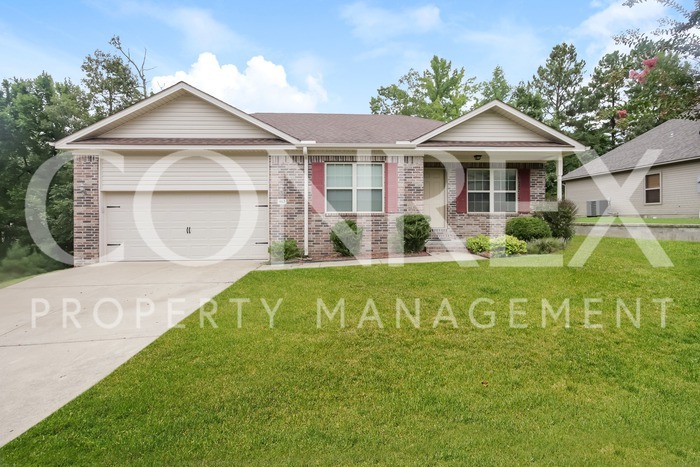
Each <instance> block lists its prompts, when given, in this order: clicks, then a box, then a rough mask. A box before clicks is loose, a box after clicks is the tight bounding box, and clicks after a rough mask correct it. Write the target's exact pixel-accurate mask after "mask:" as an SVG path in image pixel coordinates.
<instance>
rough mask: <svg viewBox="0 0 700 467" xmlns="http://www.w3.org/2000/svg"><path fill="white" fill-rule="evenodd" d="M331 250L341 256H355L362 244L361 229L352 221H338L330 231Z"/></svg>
mask: <svg viewBox="0 0 700 467" xmlns="http://www.w3.org/2000/svg"><path fill="white" fill-rule="evenodd" d="M331 242H332V243H333V249H334V250H335V251H336V252H338V253H340V254H341V255H343V256H356V255H357V254H358V253H359V252H360V245H361V244H362V227H358V226H357V222H355V221H353V220H344V221H340V222H338V223H337V224H335V225H334V226H333V228H332V229H331Z"/></svg>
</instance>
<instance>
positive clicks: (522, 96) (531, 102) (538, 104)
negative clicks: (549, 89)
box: [509, 81, 547, 122]
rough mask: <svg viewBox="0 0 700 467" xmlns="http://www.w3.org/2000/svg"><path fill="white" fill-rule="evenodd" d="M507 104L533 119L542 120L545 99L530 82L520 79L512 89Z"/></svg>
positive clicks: (545, 105) (545, 106)
mask: <svg viewBox="0 0 700 467" xmlns="http://www.w3.org/2000/svg"><path fill="white" fill-rule="evenodd" d="M509 104H510V105H512V106H513V107H515V108H516V109H518V110H520V111H521V112H523V113H524V114H527V115H529V116H530V117H532V118H534V119H535V120H539V121H540V122H542V121H544V118H545V111H546V108H547V101H546V100H545V99H544V97H542V94H540V92H539V91H538V90H536V89H535V88H534V86H533V85H532V84H531V83H525V82H523V81H521V82H520V83H519V84H518V85H517V86H516V87H515V89H513V93H512V94H511V97H510V102H509Z"/></svg>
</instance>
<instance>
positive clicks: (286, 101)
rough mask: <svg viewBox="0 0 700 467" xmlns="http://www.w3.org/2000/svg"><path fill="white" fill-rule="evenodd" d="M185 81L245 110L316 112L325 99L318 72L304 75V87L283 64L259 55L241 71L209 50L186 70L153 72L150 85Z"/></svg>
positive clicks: (158, 85) (158, 88)
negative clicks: (289, 77) (163, 73)
mask: <svg viewBox="0 0 700 467" xmlns="http://www.w3.org/2000/svg"><path fill="white" fill-rule="evenodd" d="M179 81H185V82H187V83H189V84H191V85H192V86H195V87H196V88H199V89H201V90H202V91H204V92H207V93H209V94H211V95H213V96H214V97H217V98H219V99H221V100H223V101H225V102H228V103H229V104H231V105H233V106H234V107H237V108H239V109H241V110H243V111H246V112H315V111H317V106H318V104H319V103H322V102H326V101H327V99H328V96H327V93H326V90H325V89H324V87H323V83H322V79H321V77H320V76H318V75H317V76H312V75H307V76H306V78H305V80H304V81H305V83H304V84H305V86H306V89H304V90H302V89H299V88H298V87H296V86H292V85H291V84H289V82H288V81H287V73H286V72H285V70H284V67H283V66H282V65H277V64H275V63H273V62H271V61H269V60H266V59H265V58H264V57H262V56H260V55H258V56H255V57H253V58H251V59H250V60H248V62H247V63H246V69H245V70H243V72H241V71H240V70H239V69H238V68H237V67H236V65H233V64H225V65H221V64H219V61H218V60H217V58H216V56H215V55H214V54H212V53H202V54H200V55H199V58H198V59H197V62H196V63H194V64H192V66H191V68H190V70H189V71H178V72H176V73H175V74H173V75H169V76H156V77H154V78H153V80H152V88H153V90H154V91H158V90H160V89H162V88H165V87H168V86H171V85H173V84H175V83H177V82H179Z"/></svg>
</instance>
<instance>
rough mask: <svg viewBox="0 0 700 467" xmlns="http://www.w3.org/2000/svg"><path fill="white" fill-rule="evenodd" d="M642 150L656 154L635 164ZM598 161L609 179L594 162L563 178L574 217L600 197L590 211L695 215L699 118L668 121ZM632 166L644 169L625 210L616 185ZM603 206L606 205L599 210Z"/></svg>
mask: <svg viewBox="0 0 700 467" xmlns="http://www.w3.org/2000/svg"><path fill="white" fill-rule="evenodd" d="M647 150H661V154H660V155H659V157H658V159H656V161H655V162H654V163H653V164H651V165H648V164H647V165H646V166H645V165H644V164H641V165H640V163H639V162H640V160H641V159H642V157H643V156H644V154H645V152H646V151H647ZM600 161H602V162H604V163H605V166H606V167H607V169H608V170H609V173H610V174H612V178H610V177H609V176H607V177H606V176H605V175H601V171H600V168H601V167H602V166H601V167H596V165H595V163H594V162H595V161H593V162H589V163H587V164H585V165H584V166H583V167H579V168H578V169H576V170H574V171H572V172H570V173H568V174H566V175H565V176H564V177H563V181H564V183H565V187H566V198H567V199H570V200H571V201H573V202H575V203H576V205H577V206H578V209H579V211H578V212H579V215H582V216H584V215H590V214H591V213H590V209H591V205H590V202H595V201H604V202H606V203H601V204H599V206H600V209H599V210H598V211H599V212H597V213H596V215H601V214H607V215H619V216H635V215H641V216H644V217H651V216H654V217H698V216H700V121H691V120H669V121H668V122H665V123H663V124H661V125H659V126H658V127H656V128H654V129H652V130H649V131H648V132H646V133H644V134H643V135H640V136H638V137H637V138H635V139H633V140H632V141H629V142H627V143H625V144H623V145H622V146H619V147H617V148H615V149H613V150H612V151H610V152H608V153H607V154H605V155H603V156H601V157H600ZM638 165H639V168H641V169H643V170H648V172H647V173H646V175H645V176H644V177H642V179H641V182H640V183H639V185H638V186H637V187H636V188H635V189H634V190H633V192H632V194H631V196H630V197H629V201H630V203H631V205H632V206H633V208H634V210H630V209H629V208H627V207H626V206H629V204H630V203H626V202H625V200H626V198H627V196H625V195H624V194H623V193H622V189H621V187H622V186H623V185H624V183H625V181H626V180H627V177H628V176H629V175H630V174H631V173H632V170H633V169H634V168H635V167H637V166H638ZM605 172H606V171H605ZM605 172H604V173H605ZM613 180H614V182H613ZM606 204H607V209H605V210H604V212H600V211H602V210H603V209H602V208H604V207H605V205H606ZM594 209H595V208H594ZM633 211H636V212H633Z"/></svg>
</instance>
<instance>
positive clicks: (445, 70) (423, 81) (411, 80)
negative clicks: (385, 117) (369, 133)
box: [369, 56, 475, 121]
mask: <svg viewBox="0 0 700 467" xmlns="http://www.w3.org/2000/svg"><path fill="white" fill-rule="evenodd" d="M464 74H465V71H464V68H463V67H462V68H460V69H452V62H449V61H447V60H445V59H444V58H439V57H438V56H433V58H432V60H430V68H428V69H427V70H425V71H424V72H423V73H418V72H417V71H416V70H414V69H410V70H409V71H408V73H407V74H405V75H404V76H402V77H401V78H399V82H398V84H392V85H389V86H382V87H380V88H379V89H377V96H375V97H373V98H371V99H370V102H369V106H370V110H371V111H372V113H373V114H399V115H412V116H416V117H423V118H432V119H435V120H443V121H449V120H453V119H455V118H457V117H459V116H461V115H462V114H463V113H464V111H465V107H466V105H467V102H468V101H469V100H470V98H471V97H472V96H473V94H474V91H475V86H474V84H473V83H474V81H475V78H473V77H472V78H465V77H464Z"/></svg>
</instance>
